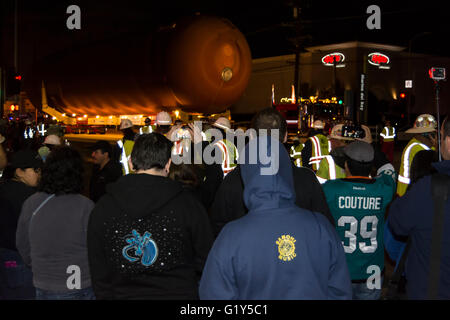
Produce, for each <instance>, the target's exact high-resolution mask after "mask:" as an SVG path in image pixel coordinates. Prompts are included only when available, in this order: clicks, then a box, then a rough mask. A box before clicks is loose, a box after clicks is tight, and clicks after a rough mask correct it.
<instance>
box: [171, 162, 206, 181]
mask: <svg viewBox="0 0 450 320" xmlns="http://www.w3.org/2000/svg"><path fill="white" fill-rule="evenodd" d="M169 178H170V179H172V180H175V181H179V182H181V183H182V184H184V185H189V186H192V187H197V186H198V185H199V179H198V176H197V173H196V171H195V165H194V164H186V163H181V164H174V163H173V162H172V163H171V165H170V172H169Z"/></svg>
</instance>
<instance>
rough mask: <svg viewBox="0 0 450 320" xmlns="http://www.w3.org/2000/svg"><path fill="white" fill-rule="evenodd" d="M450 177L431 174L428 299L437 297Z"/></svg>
mask: <svg viewBox="0 0 450 320" xmlns="http://www.w3.org/2000/svg"><path fill="white" fill-rule="evenodd" d="M449 182H450V177H448V176H447V175H444V174H439V173H438V174H434V175H432V176H431V195H432V198H433V204H434V212H433V224H432V229H431V231H432V232H431V234H432V238H431V253H430V267H429V273H428V299H437V298H438V291H439V279H440V267H441V253H442V234H443V231H444V217H445V212H444V208H445V203H446V202H447V199H448V198H449V190H450V188H449Z"/></svg>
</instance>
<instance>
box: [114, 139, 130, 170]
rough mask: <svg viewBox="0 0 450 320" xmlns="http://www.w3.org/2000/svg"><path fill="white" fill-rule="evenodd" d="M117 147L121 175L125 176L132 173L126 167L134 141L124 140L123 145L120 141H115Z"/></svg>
mask: <svg viewBox="0 0 450 320" xmlns="http://www.w3.org/2000/svg"><path fill="white" fill-rule="evenodd" d="M117 145H118V146H119V148H120V150H121V155H120V163H121V164H122V172H123V174H124V175H126V174H129V173H133V171H131V169H130V167H129V166H128V159H129V158H130V156H131V151H133V147H134V141H131V140H125V143H123V142H122V140H119V141H117Z"/></svg>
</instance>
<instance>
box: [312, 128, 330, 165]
mask: <svg viewBox="0 0 450 320" xmlns="http://www.w3.org/2000/svg"><path fill="white" fill-rule="evenodd" d="M309 139H310V140H311V142H312V143H311V144H312V153H311V158H309V164H310V165H311V166H312V168H313V170H314V171H317V170H319V166H320V161H322V159H323V158H325V156H327V155H329V154H330V152H331V143H330V141H329V140H328V138H327V137H325V136H324V135H323V134H317V135H315V136H313V137H310V138H309Z"/></svg>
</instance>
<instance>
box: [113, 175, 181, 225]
mask: <svg viewBox="0 0 450 320" xmlns="http://www.w3.org/2000/svg"><path fill="white" fill-rule="evenodd" d="M106 192H107V194H109V195H110V196H112V197H113V198H114V199H115V200H116V202H117V205H118V206H119V208H120V209H121V210H122V211H126V212H127V214H128V215H130V216H132V217H140V216H144V215H146V214H148V212H149V211H155V210H158V209H159V208H161V207H162V206H164V205H165V204H167V203H168V202H169V201H171V200H172V199H173V198H175V197H176V196H177V195H178V194H180V193H181V192H183V188H182V186H181V184H180V183H179V182H177V181H173V180H171V179H169V178H166V177H161V176H155V175H150V174H128V175H126V176H123V177H121V178H120V179H119V180H117V182H115V183H113V184H110V185H108V186H107V187H106Z"/></svg>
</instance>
